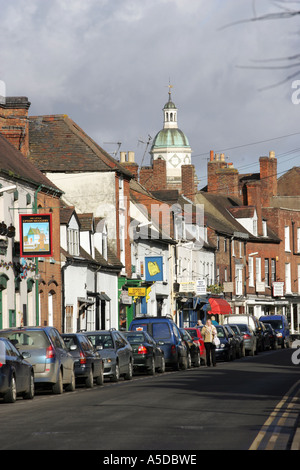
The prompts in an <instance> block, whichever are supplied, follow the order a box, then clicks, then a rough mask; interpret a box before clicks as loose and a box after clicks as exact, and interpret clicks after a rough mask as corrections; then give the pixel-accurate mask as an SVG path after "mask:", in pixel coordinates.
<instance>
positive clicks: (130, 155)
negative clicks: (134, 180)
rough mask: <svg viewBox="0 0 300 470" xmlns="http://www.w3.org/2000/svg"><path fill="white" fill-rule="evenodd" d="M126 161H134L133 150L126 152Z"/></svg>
mask: <svg viewBox="0 0 300 470" xmlns="http://www.w3.org/2000/svg"><path fill="white" fill-rule="evenodd" d="M128 162H130V163H134V152H128Z"/></svg>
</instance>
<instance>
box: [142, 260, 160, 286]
mask: <svg viewBox="0 0 300 470" xmlns="http://www.w3.org/2000/svg"><path fill="white" fill-rule="evenodd" d="M145 275H146V281H152V282H154V281H163V280H164V276H163V259H162V256H146V257H145Z"/></svg>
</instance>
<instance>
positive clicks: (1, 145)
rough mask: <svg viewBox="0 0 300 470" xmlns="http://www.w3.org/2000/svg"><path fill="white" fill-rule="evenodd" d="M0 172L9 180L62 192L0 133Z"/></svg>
mask: <svg viewBox="0 0 300 470" xmlns="http://www.w3.org/2000/svg"><path fill="white" fill-rule="evenodd" d="M0 171H1V172H2V173H4V174H8V175H9V177H10V178H14V177H15V178H16V179H21V180H25V181H26V182H29V183H33V184H34V185H36V186H40V185H44V186H46V187H47V188H51V189H53V190H54V191H56V192H57V191H59V192H60V193H62V191H61V190H60V189H59V188H57V186H55V185H54V184H53V183H52V182H51V181H50V180H49V179H48V178H47V177H46V176H45V175H44V174H43V173H42V172H41V171H39V170H38V169H37V168H36V166H35V165H34V164H33V163H32V162H31V161H30V160H28V158H26V157H24V155H23V154H22V153H21V152H20V151H19V150H17V149H16V148H15V147H14V146H13V145H12V144H11V143H10V142H8V140H7V139H6V138H5V137H4V136H3V135H2V134H1V133H0Z"/></svg>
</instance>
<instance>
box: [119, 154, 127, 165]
mask: <svg viewBox="0 0 300 470" xmlns="http://www.w3.org/2000/svg"><path fill="white" fill-rule="evenodd" d="M120 162H121V163H125V162H126V152H120Z"/></svg>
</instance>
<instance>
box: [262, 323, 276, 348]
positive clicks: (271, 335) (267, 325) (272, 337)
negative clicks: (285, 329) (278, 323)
mask: <svg viewBox="0 0 300 470" xmlns="http://www.w3.org/2000/svg"><path fill="white" fill-rule="evenodd" d="M264 325H265V328H266V330H267V333H268V335H269V340H270V348H271V349H278V338H277V335H276V331H275V330H274V328H273V327H272V325H270V323H264Z"/></svg>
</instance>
